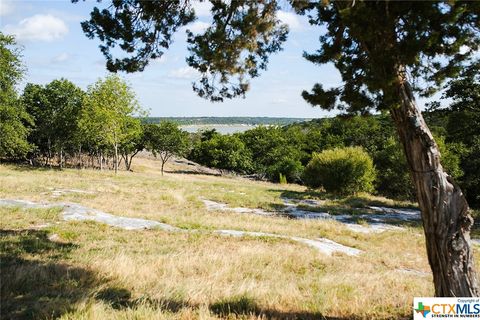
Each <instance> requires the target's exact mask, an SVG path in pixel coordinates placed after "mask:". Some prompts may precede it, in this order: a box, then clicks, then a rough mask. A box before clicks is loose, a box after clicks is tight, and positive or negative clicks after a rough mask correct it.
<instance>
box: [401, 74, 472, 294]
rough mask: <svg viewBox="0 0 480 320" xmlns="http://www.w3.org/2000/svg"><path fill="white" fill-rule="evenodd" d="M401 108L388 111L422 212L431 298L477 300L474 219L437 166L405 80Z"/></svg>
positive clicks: (429, 136)
mask: <svg viewBox="0 0 480 320" xmlns="http://www.w3.org/2000/svg"><path fill="white" fill-rule="evenodd" d="M397 90H398V95H399V97H400V101H401V103H400V105H398V106H396V107H394V108H392V110H391V114H392V118H393V121H394V122H395V125H396V128H397V132H398V135H399V137H400V141H401V142H402V145H403V147H404V151H405V155H406V158H407V161H408V164H409V166H410V171H411V173H412V178H413V182H414V184H415V189H416V192H417V198H418V203H419V206H420V209H421V212H422V220H423V228H424V232H425V239H426V247H427V254H428V261H429V263H430V267H431V269H432V272H433V281H434V285H435V295H436V296H439V297H452V296H453V297H470V296H478V295H479V293H480V291H479V288H478V282H477V276H476V273H475V269H474V263H473V251H472V247H471V241H470V229H471V226H472V225H473V218H472V216H471V214H470V209H469V207H468V204H467V201H466V199H465V197H464V195H463V193H462V191H461V190H460V188H459V186H458V185H457V184H456V183H455V182H454V181H453V179H452V177H451V176H449V175H448V174H447V173H446V172H445V171H444V170H443V168H442V165H441V164H440V152H439V150H438V146H437V144H436V143H435V141H434V139H433V136H432V134H431V132H430V130H429V129H428V127H427V125H426V123H425V121H424V119H423V116H422V114H421V112H420V110H419V108H418V107H417V104H416V102H415V98H414V96H413V91H412V89H411V87H410V85H409V83H408V81H406V80H402V81H399V83H398V85H397Z"/></svg>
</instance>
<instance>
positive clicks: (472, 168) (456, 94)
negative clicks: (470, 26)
mask: <svg viewBox="0 0 480 320" xmlns="http://www.w3.org/2000/svg"><path fill="white" fill-rule="evenodd" d="M444 97H445V98H449V99H452V100H453V101H452V103H451V104H450V105H449V106H448V108H447V109H446V110H442V111H443V112H444V114H445V116H444V118H445V119H446V122H447V125H446V128H447V134H446V140H445V141H446V144H447V145H450V146H452V145H453V148H451V149H453V151H454V152H453V153H454V154H456V155H458V156H459V157H460V166H461V170H462V171H463V173H464V174H463V176H462V177H461V178H460V179H458V181H459V183H460V185H461V187H462V189H463V190H464V192H465V194H466V197H467V199H468V203H469V204H470V205H471V206H473V207H477V208H478V207H480V160H479V159H480V130H479V128H480V76H479V72H478V66H475V67H471V68H469V69H466V70H465V72H464V73H463V75H462V77H461V78H458V79H456V80H454V81H451V82H450V83H449V85H448V89H447V90H446V92H445V95H444ZM442 155H443V153H442ZM444 157H445V155H443V157H442V164H444V162H445V159H444ZM447 161H448V160H447Z"/></svg>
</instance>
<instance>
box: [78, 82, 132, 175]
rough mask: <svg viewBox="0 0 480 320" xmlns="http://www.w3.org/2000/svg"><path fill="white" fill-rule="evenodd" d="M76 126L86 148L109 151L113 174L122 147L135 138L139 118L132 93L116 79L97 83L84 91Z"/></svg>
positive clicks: (124, 84)
mask: <svg viewBox="0 0 480 320" xmlns="http://www.w3.org/2000/svg"><path fill="white" fill-rule="evenodd" d="M83 104H84V106H83V110H82V115H81V119H80V121H79V126H80V129H81V131H82V134H83V137H84V139H85V141H86V143H87V144H89V145H90V146H92V147H93V148H96V149H107V148H110V150H112V149H113V152H114V167H115V171H117V168H118V162H119V158H118V151H119V147H120V146H121V145H122V144H125V143H126V142H127V141H131V140H134V139H136V138H138V137H139V136H140V135H141V133H142V131H141V129H142V128H141V125H140V123H141V122H140V119H138V118H135V117H134V116H139V115H141V114H142V110H141V109H140V107H139V105H138V102H137V100H136V98H135V93H134V92H133V91H132V90H131V88H130V87H129V86H128V85H127V83H125V81H123V80H122V79H121V78H120V77H118V76H116V75H110V76H108V77H106V78H105V80H102V79H99V80H98V81H97V82H96V83H95V84H93V85H91V86H89V87H88V90H87V95H86V97H85V99H84V101H83Z"/></svg>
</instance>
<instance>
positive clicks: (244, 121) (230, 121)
mask: <svg viewBox="0 0 480 320" xmlns="http://www.w3.org/2000/svg"><path fill="white" fill-rule="evenodd" d="M310 120H312V118H281V117H147V118H145V119H144V122H146V123H159V122H161V121H172V122H175V123H177V124H178V125H180V126H189V125H190V126H195V125H197V126H200V125H201V126H205V125H214V126H258V125H280V126H283V125H288V124H292V123H299V122H304V121H310Z"/></svg>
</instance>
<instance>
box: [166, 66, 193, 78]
mask: <svg viewBox="0 0 480 320" xmlns="http://www.w3.org/2000/svg"><path fill="white" fill-rule="evenodd" d="M198 75H199V73H198V71H197V70H195V69H193V68H192V67H183V68H179V69H175V70H171V71H170V72H169V73H168V76H169V77H171V78H177V79H193V78H196V77H198Z"/></svg>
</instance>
